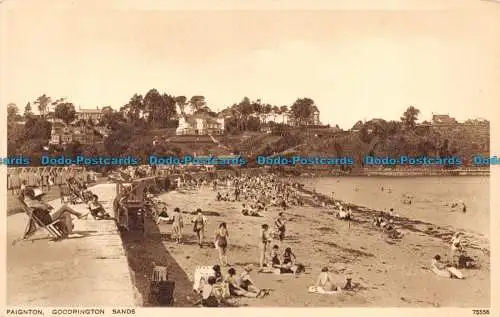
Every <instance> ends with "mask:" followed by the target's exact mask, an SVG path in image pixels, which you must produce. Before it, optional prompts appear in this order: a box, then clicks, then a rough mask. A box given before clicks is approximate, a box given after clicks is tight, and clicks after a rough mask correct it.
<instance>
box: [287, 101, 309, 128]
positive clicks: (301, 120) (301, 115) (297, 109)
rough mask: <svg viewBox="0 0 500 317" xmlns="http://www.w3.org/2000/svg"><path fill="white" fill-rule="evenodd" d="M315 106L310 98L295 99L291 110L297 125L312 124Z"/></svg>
mask: <svg viewBox="0 0 500 317" xmlns="http://www.w3.org/2000/svg"><path fill="white" fill-rule="evenodd" d="M314 110H315V104H314V101H313V100H312V99H310V98H299V99H297V100H296V101H295V102H294V103H293V105H292V108H291V112H292V117H293V118H294V119H295V122H297V123H298V125H305V124H310V123H312V121H313V119H314V117H313V115H314Z"/></svg>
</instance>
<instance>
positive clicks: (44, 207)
mask: <svg viewBox="0 0 500 317" xmlns="http://www.w3.org/2000/svg"><path fill="white" fill-rule="evenodd" d="M42 195H43V192H41V191H37V190H34V189H32V188H27V189H26V190H24V197H23V202H24V203H25V204H26V206H27V207H28V208H31V209H33V215H34V216H35V217H36V218H37V219H39V220H40V221H41V222H42V223H43V224H44V225H48V224H50V223H52V222H53V221H55V220H61V223H62V224H63V226H62V227H61V228H58V229H60V230H62V231H63V234H64V235H65V236H68V235H69V234H71V233H72V232H73V221H72V220H71V215H75V216H77V217H78V218H80V219H81V218H84V217H86V216H87V214H85V215H84V214H81V213H79V212H77V211H75V210H73V209H72V208H70V207H68V206H67V205H62V206H61V207H59V208H58V209H57V210H55V211H54V210H53V209H54V208H53V207H52V206H50V205H49V204H47V203H44V202H42V201H41V200H40V199H41V196H42ZM33 233H34V231H33V228H32V225H31V224H30V228H29V229H28V231H27V233H26V234H25V237H27V236H30V235H31V234H33Z"/></svg>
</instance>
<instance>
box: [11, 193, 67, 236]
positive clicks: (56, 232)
mask: <svg viewBox="0 0 500 317" xmlns="http://www.w3.org/2000/svg"><path fill="white" fill-rule="evenodd" d="M18 200H19V203H20V204H21V207H22V209H23V211H24V212H26V214H27V215H28V217H29V221H28V224H27V225H26V229H25V230H24V233H23V237H22V240H30V239H29V237H30V236H32V235H33V234H34V233H35V231H36V230H38V229H39V228H43V229H45V230H46V231H47V232H48V234H49V235H50V236H51V237H52V238H53V239H55V240H57V239H61V238H62V237H63V236H64V233H63V232H62V231H61V230H60V229H59V228H58V227H57V224H58V223H59V222H60V220H59V219H58V220H55V221H52V222H51V223H49V224H47V225H46V224H44V223H43V222H42V221H41V220H40V219H38V218H37V217H36V216H35V214H34V213H33V210H32V209H31V208H30V207H28V206H27V205H26V203H25V202H24V200H23V199H22V198H21V197H19V198H18ZM30 232H31V234H30Z"/></svg>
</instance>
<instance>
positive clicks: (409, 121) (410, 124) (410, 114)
mask: <svg viewBox="0 0 500 317" xmlns="http://www.w3.org/2000/svg"><path fill="white" fill-rule="evenodd" d="M419 114H420V110H418V109H417V108H415V107H413V106H410V107H408V109H406V111H405V112H404V113H403V116H402V117H401V122H403V126H404V127H405V128H410V129H414V128H415V126H416V123H417V119H418V115H419Z"/></svg>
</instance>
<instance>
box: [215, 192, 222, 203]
mask: <svg viewBox="0 0 500 317" xmlns="http://www.w3.org/2000/svg"><path fill="white" fill-rule="evenodd" d="M215 200H217V201H221V200H222V195H221V193H220V192H217V196H216V197H215Z"/></svg>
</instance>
